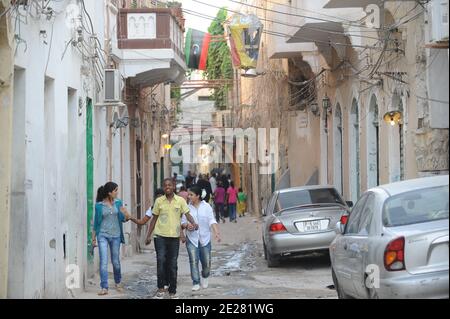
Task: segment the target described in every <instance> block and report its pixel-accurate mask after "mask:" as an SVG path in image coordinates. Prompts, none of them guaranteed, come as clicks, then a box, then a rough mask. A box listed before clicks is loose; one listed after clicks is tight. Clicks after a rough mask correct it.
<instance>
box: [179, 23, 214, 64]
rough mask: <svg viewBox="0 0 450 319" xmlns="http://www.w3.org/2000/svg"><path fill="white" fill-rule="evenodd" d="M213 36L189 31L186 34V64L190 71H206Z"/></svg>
mask: <svg viewBox="0 0 450 319" xmlns="http://www.w3.org/2000/svg"><path fill="white" fill-rule="evenodd" d="M210 41H211V35H210V34H209V33H205V32H202V31H198V30H193V29H189V30H188V32H187V34H186V44H185V55H186V64H187V66H188V68H190V69H197V70H206V60H207V58H208V49H209V43H210Z"/></svg>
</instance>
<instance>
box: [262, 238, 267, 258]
mask: <svg viewBox="0 0 450 319" xmlns="http://www.w3.org/2000/svg"><path fill="white" fill-rule="evenodd" d="M263 247H264V259H265V260H267V249H266V243H265V242H263Z"/></svg>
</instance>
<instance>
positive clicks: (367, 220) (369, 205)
mask: <svg viewBox="0 0 450 319" xmlns="http://www.w3.org/2000/svg"><path fill="white" fill-rule="evenodd" d="M375 199H376V197H375V194H374V193H370V194H369V195H368V197H367V200H366V203H365V206H364V209H363V211H362V214H361V218H360V219H359V223H358V224H359V226H358V235H361V236H368V235H369V233H370V224H371V221H372V216H373V212H374V208H375V207H374V206H375Z"/></svg>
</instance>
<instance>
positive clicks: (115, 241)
mask: <svg viewBox="0 0 450 319" xmlns="http://www.w3.org/2000/svg"><path fill="white" fill-rule="evenodd" d="M108 245H109V248H110V253H111V263H112V265H113V271H114V282H115V283H116V284H120V282H121V280H122V275H121V272H120V237H109V236H107V235H104V234H100V235H99V236H98V251H99V255H100V287H101V288H102V289H108Z"/></svg>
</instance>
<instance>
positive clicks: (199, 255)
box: [186, 239, 211, 285]
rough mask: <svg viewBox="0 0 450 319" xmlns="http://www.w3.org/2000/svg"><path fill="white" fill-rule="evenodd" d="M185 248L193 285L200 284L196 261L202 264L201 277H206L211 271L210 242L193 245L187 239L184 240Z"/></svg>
mask: <svg viewBox="0 0 450 319" xmlns="http://www.w3.org/2000/svg"><path fill="white" fill-rule="evenodd" d="M186 248H187V251H188V254H189V264H190V266H191V278H192V284H193V285H199V284H200V270H199V268H198V262H199V261H200V263H201V264H202V277H203V278H208V277H209V274H210V272H211V242H209V244H208V245H206V246H203V247H201V246H200V243H199V247H195V246H194V244H193V243H191V241H190V240H189V239H187V241H186Z"/></svg>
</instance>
